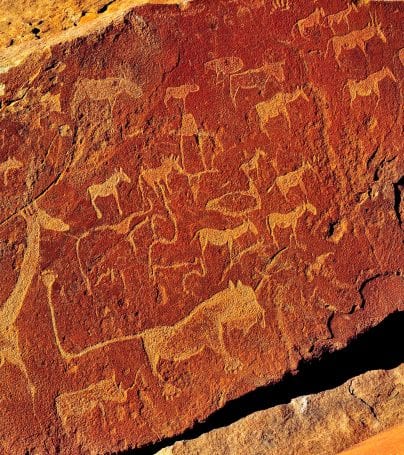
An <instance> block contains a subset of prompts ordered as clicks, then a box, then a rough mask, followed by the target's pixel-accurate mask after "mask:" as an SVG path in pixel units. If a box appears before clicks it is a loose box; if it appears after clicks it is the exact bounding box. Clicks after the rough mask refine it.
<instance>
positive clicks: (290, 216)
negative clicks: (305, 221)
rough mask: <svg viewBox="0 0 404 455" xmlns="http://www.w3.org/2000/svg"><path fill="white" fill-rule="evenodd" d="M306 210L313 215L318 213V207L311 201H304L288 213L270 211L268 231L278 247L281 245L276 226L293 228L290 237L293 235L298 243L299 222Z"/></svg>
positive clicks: (267, 219)
mask: <svg viewBox="0 0 404 455" xmlns="http://www.w3.org/2000/svg"><path fill="white" fill-rule="evenodd" d="M305 212H310V213H312V214H313V215H317V209H316V207H314V205H313V204H311V203H310V202H303V203H302V204H300V205H299V206H297V207H296V208H295V209H293V210H291V211H290V212H287V213H278V212H274V213H270V214H269V215H268V216H267V218H266V223H267V227H268V231H269V233H270V235H271V236H272V239H273V241H274V243H275V245H276V246H277V247H279V244H278V242H277V240H276V238H275V228H276V227H278V228H281V229H288V228H292V234H291V236H290V237H292V236H293V237H294V239H295V242H296V244H298V242H297V237H296V229H297V223H298V222H299V219H300V218H301V217H302V216H303V215H304V213H305Z"/></svg>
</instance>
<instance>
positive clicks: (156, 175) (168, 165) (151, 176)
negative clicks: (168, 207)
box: [138, 155, 184, 200]
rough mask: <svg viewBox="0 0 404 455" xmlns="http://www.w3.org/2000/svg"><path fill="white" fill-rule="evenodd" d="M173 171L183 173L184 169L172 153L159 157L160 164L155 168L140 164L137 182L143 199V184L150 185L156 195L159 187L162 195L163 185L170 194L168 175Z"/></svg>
mask: <svg viewBox="0 0 404 455" xmlns="http://www.w3.org/2000/svg"><path fill="white" fill-rule="evenodd" d="M174 171H177V172H178V173H180V174H184V170H183V169H182V167H181V166H180V165H179V163H178V157H174V155H171V156H169V157H164V158H161V165H160V166H158V167H156V168H151V169H144V168H143V166H142V167H141V169H140V174H139V180H138V182H139V183H138V184H139V188H140V192H141V193H142V198H143V200H144V199H145V189H144V185H147V186H148V187H150V188H151V189H152V190H153V191H154V193H155V194H156V196H157V197H159V192H158V189H159V188H160V190H161V192H162V193H163V195H164V186H165V188H166V189H167V192H168V193H169V194H171V189H170V187H169V186H168V176H169V175H170V174H171V173H172V172H174ZM163 183H164V186H163Z"/></svg>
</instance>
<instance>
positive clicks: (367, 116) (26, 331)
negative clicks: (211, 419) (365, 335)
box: [0, 0, 404, 454]
mask: <svg viewBox="0 0 404 455" xmlns="http://www.w3.org/2000/svg"><path fill="white" fill-rule="evenodd" d="M182 6H183V7H179V5H171V6H167V5H165V6H162V5H158V6H156V5H147V6H143V7H140V8H135V9H133V10H131V11H129V12H128V13H126V14H124V15H121V16H119V17H118V18H117V19H116V20H114V21H112V22H111V23H110V24H109V23H108V21H104V22H103V23H102V24H100V25H99V26H97V28H94V27H93V28H91V29H88V28H85V27H86V24H84V25H83V26H82V27H83V28H81V26H79V27H76V28H74V30H76V31H75V33H74V34H72V33H70V34H67V35H64V38H63V39H62V37H61V36H59V37H58V39H54V40H50V41H48V42H47V43H46V44H43V45H42V46H39V47H38V46H37V47H36V46H34V45H32V47H30V46H31V45H30V44H29V45H28V44H24V46H25V47H24V48H19V47H18V46H11V47H10V46H9V47H8V48H7V49H3V50H2V51H1V53H0V270H1V274H0V400H1V413H0V450H2V451H3V452H4V453H6V454H9V453H16V454H19V453H25V452H26V451H31V452H32V453H46V454H53V453H67V454H69V453H72V454H76V453H105V452H108V451H116V450H120V449H125V448H127V447H138V446H141V445H144V444H148V443H152V442H155V441H157V440H159V439H161V438H164V437H168V436H172V435H174V434H179V433H180V432H182V431H184V430H185V429H187V428H189V427H191V426H192V425H193V423H194V422H195V421H196V420H200V419H204V418H206V417H207V416H208V415H209V414H211V413H212V412H214V411H215V410H217V409H218V408H220V407H221V406H223V405H224V404H225V403H226V402H227V401H228V400H230V399H234V398H236V397H238V396H240V395H242V394H244V393H246V392H247V391H250V390H253V389H255V388H256V387H258V386H260V385H264V384H268V383H271V382H277V381H279V380H281V378H282V376H283V375H284V374H285V372H287V371H290V370H296V369H298V366H299V361H300V360H302V359H309V358H313V357H317V356H319V355H320V354H321V353H322V352H324V351H326V350H335V349H340V348H342V347H344V346H346V345H347V343H348V342H349V340H351V339H352V338H353V337H355V336H357V335H358V334H359V333H361V332H363V331H365V330H367V329H369V328H370V327H372V326H374V325H376V324H378V323H379V322H380V321H382V320H383V319H384V318H385V317H386V316H387V315H389V314H390V313H392V312H395V311H397V310H400V309H401V310H402V309H403V307H404V302H403V296H404V282H403V276H402V270H401V267H402V264H403V263H404V253H403V249H402V240H403V235H402V234H403V232H402V220H403V216H404V204H403V201H402V194H403V191H402V190H403V178H402V176H403V167H404V163H403V161H404V160H403V150H402V137H401V136H400V135H401V131H402V126H403V125H402V123H403V118H402V112H403V111H402V108H401V107H402V95H403V74H404V66H403V51H402V49H403V47H404V43H403V34H402V30H401V28H400V26H401V24H402V23H403V6H402V4H401V3H400V4H396V3H394V4H393V3H370V4H369V5H364V6H360V7H354V6H352V5H350V4H349V5H348V6H347V4H346V2H345V1H342V0H341V1H340V0H333V1H323V0H318V1H316V2H307V1H293V2H292V1H286V0H285V1H283V0H279V1H278V0H276V1H273V2H270V1H267V2H264V1H261V0H231V1H230V0H227V1H224V0H222V1H219V0H218V1H210V0H195V1H194V2H192V3H190V4H189V5H188V6H187V7H184V5H182ZM108 24H109V25H108ZM70 30H71V29H70ZM55 33H56V32H55ZM80 33H81V36H79V35H80ZM37 41H39V40H35V42H37Z"/></svg>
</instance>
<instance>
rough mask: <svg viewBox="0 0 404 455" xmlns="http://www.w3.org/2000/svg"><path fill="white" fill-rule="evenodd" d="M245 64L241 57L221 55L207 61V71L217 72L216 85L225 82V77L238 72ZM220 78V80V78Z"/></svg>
mask: <svg viewBox="0 0 404 455" xmlns="http://www.w3.org/2000/svg"><path fill="white" fill-rule="evenodd" d="M243 66H244V62H243V60H241V58H239V57H233V56H232V57H220V58H215V59H214V60H210V61H209V62H206V63H205V71H214V72H215V73H216V85H217V84H220V83H222V84H223V83H224V81H225V77H226V76H229V75H230V74H233V73H237V71H240V70H241V69H242V68H243ZM219 78H220V80H219Z"/></svg>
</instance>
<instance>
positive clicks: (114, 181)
mask: <svg viewBox="0 0 404 455" xmlns="http://www.w3.org/2000/svg"><path fill="white" fill-rule="evenodd" d="M120 182H126V183H130V182H131V179H130V178H129V177H128V176H127V175H126V174H125V172H124V171H123V170H122V168H120V169H119V171H118V170H115V172H114V173H113V174H112V175H111V177H109V178H108V179H107V180H105V182H103V183H94V184H93V185H90V186H89V187H88V188H87V192H88V194H89V196H90V200H91V204H92V206H93V207H94V210H95V213H96V214H97V218H98V219H100V218H102V213H101V210H100V209H99V208H98V207H97V204H96V200H97V198H98V197H108V196H113V197H114V199H115V202H116V205H117V207H118V211H119V214H120V215H121V216H122V209H121V205H120V203H119V195H118V189H117V186H118V185H119V183H120Z"/></svg>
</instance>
